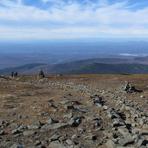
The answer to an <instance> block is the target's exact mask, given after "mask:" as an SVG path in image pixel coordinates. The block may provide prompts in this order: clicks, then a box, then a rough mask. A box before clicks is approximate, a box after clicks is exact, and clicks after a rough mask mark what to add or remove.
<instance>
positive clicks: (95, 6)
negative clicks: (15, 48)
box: [0, 0, 148, 41]
mask: <svg viewBox="0 0 148 148" xmlns="http://www.w3.org/2000/svg"><path fill="white" fill-rule="evenodd" d="M89 38H96V39H97V38H148V0H0V40H5V41H7V40H57V39H89Z"/></svg>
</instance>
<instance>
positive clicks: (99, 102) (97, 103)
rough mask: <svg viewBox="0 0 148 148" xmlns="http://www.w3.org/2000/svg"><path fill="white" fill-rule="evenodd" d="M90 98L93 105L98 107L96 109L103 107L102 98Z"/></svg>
mask: <svg viewBox="0 0 148 148" xmlns="http://www.w3.org/2000/svg"><path fill="white" fill-rule="evenodd" d="M91 98H92V99H93V103H94V104H95V105H96V106H98V107H101V106H103V105H104V103H105V101H104V100H103V98H102V97H100V96H98V95H94V96H91Z"/></svg>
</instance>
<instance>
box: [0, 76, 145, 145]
mask: <svg viewBox="0 0 148 148" xmlns="http://www.w3.org/2000/svg"><path fill="white" fill-rule="evenodd" d="M125 81H129V82H130V83H131V84H133V85H135V87H136V88H137V89H139V90H143V92H132V93H127V92H126V91H124V85H125ZM99 147H100V148H116V147H117V148H122V147H128V148H129V147H131V148H140V147H141V148H146V147H148V75H77V76H49V77H48V78H44V79H38V78H36V77H35V76H34V77H33V76H21V77H18V78H13V79H12V78H7V77H0V148H99Z"/></svg>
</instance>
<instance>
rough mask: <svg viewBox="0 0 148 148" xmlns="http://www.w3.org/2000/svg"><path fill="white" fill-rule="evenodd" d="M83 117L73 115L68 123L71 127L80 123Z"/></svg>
mask: <svg viewBox="0 0 148 148" xmlns="http://www.w3.org/2000/svg"><path fill="white" fill-rule="evenodd" d="M82 118H83V117H73V118H71V120H70V121H69V122H68V124H69V125H70V126H72V127H77V126H79V125H80V124H81V122H82Z"/></svg>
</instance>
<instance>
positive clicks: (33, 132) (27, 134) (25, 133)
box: [23, 130, 36, 136]
mask: <svg viewBox="0 0 148 148" xmlns="http://www.w3.org/2000/svg"><path fill="white" fill-rule="evenodd" d="M35 134H36V132H35V131H31V130H30V131H24V132H23V135H24V136H33V135H35Z"/></svg>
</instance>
